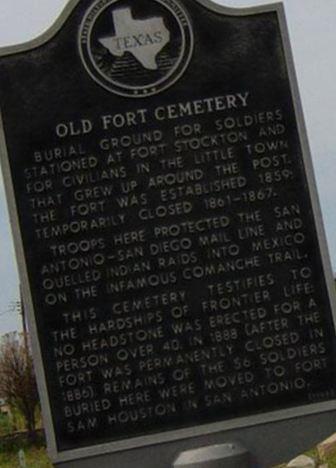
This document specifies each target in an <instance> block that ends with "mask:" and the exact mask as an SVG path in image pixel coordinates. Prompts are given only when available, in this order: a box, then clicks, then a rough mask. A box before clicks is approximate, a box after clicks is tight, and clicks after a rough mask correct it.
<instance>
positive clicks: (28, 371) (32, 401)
mask: <svg viewBox="0 0 336 468" xmlns="http://www.w3.org/2000/svg"><path fill="white" fill-rule="evenodd" d="M26 343H27V341H26V337H25V336H24V334H22V333H20V334H18V333H9V334H7V335H4V336H3V337H2V338H1V340H0V395H1V397H3V398H5V399H6V400H7V402H8V404H9V405H10V406H12V407H14V408H17V409H18V410H19V411H20V412H21V413H22V415H23V417H24V419H25V422H26V428H27V430H28V434H29V437H30V438H34V437H35V428H36V409H37V407H38V405H39V396H38V391H37V385H36V379H35V372H34V365H33V358H32V355H31V352H30V349H29V348H28V346H27V345H26Z"/></svg>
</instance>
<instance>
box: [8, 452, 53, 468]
mask: <svg viewBox="0 0 336 468" xmlns="http://www.w3.org/2000/svg"><path fill="white" fill-rule="evenodd" d="M25 455H26V463H27V468H52V464H51V463H50V461H49V458H48V455H47V453H46V450H45V449H44V448H36V447H32V448H30V449H27V450H26V451H25ZM0 467H1V468H20V464H19V457H18V453H16V452H5V453H0Z"/></svg>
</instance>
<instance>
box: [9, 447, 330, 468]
mask: <svg viewBox="0 0 336 468" xmlns="http://www.w3.org/2000/svg"><path fill="white" fill-rule="evenodd" d="M25 455H26V463H27V468H52V464H51V463H50V461H49V458H48V455H47V452H46V449H45V448H44V447H31V448H26V449H25ZM306 455H307V456H308V457H311V458H313V459H315V460H316V461H319V463H320V464H322V463H328V468H336V455H334V456H333V457H332V458H328V459H327V460H323V461H322V460H319V459H318V453H317V450H315V449H313V450H310V451H309V452H307V453H306ZM285 467H286V464H284V465H278V466H277V467H274V468H285ZM0 468H20V464H19V457H18V453H17V452H16V451H8V452H0Z"/></svg>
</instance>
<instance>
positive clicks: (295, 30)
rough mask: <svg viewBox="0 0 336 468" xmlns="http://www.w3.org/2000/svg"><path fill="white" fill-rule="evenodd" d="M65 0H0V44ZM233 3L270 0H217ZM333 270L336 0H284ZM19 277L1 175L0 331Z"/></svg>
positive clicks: (13, 322)
mask: <svg viewBox="0 0 336 468" xmlns="http://www.w3.org/2000/svg"><path fill="white" fill-rule="evenodd" d="M66 3H67V1H66V0H0V47H3V46H7V45H13V44H18V43H22V42H25V41H27V40H30V39H32V38H34V37H36V36H37V35H39V34H40V33H42V32H44V31H45V30H46V29H48V27H50V25H51V24H52V23H53V22H54V21H55V19H56V18H57V16H58V15H59V14H60V13H61V11H62V9H63V8H64V6H65V5H66ZM217 3H221V4H223V5H227V6H230V7H245V6H252V5H261V4H267V3H274V2H272V1H270V0H265V1H264V0H259V1H258V0H221V1H220V0H218V1H217ZM284 4H285V8H286V16H287V22H288V26H289V32H290V40H291V45H292V49H293V53H294V59H295V66H296V72H297V76H298V82H299V88H300V93H301V100H302V104H303V109H304V114H305V120H306V125H307V129H308V137H309V142H310V146H311V152H312V158H313V164H314V168H315V175H316V180H317V187H318V191H319V196H320V203H321V207H322V213H323V219H324V224H325V228H326V234H327V240H328V246H329V251H330V254H331V261H332V266H333V270H334V271H335V272H336V53H335V44H336V28H335V21H336V0H284ZM18 284H19V281H18V276H17V270H16V264H15V260H14V250H13V244H12V237H11V232H10V227H9V221H8V214H7V209H6V202H5V195H4V190H3V181H2V178H1V176H0V335H2V334H4V333H7V332H9V331H13V330H16V329H18V328H19V329H20V316H19V314H18V312H17V311H16V310H13V309H14V308H13V303H15V302H16V301H17V300H18V299H19V288H18Z"/></svg>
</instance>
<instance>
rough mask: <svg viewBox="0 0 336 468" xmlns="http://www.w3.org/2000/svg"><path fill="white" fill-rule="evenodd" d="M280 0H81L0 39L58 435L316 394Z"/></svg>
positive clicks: (320, 302)
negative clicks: (40, 36) (38, 27)
mask: <svg viewBox="0 0 336 468" xmlns="http://www.w3.org/2000/svg"><path fill="white" fill-rule="evenodd" d="M279 8H280V7H273V9H272V8H270V7H268V8H267V7H266V8H265V7H264V8H263V9H260V10H251V11H250V12H249V11H245V12H241V13H240V14H238V13H237V12H234V11H226V10H224V12H223V11H220V7H216V8H215V7H213V6H210V5H204V4H203V3H202V2H197V1H194V0H190V1H175V0H133V1H130V0H100V1H96V2H94V1H92V0H81V1H79V2H78V1H77V2H73V4H72V5H71V7H69V8H68V12H67V15H66V21H64V24H62V27H60V26H59V27H58V28H57V31H56V29H54V30H53V34H50V35H49V36H50V37H49V36H48V38H47V40H42V41H39V42H36V43H34V44H31V45H30V46H29V47H27V48H21V49H20V48H19V49H15V48H14V49H13V50H9V51H4V52H3V54H2V58H1V60H0V105H1V111H2V116H3V129H4V138H5V140H6V147H4V151H6V153H7V154H8V157H7V156H6V155H5V154H3V155H2V156H3V157H2V159H3V161H4V167H5V171H6V179H7V185H8V196H9V203H10V204H11V205H12V207H13V206H14V204H16V208H17V211H15V209H14V208H13V209H12V216H13V220H14V221H13V222H14V226H15V228H14V229H15V231H16V235H18V234H17V229H18V226H19V227H20V230H21V235H22V241H21V240H20V239H18V241H17V248H18V252H19V255H21V254H20V252H21V251H22V253H24V255H21V257H22V259H21V260H22V262H21V273H22V278H23V281H24V282H25V283H26V286H25V287H26V295H27V297H28V296H29V297H30V302H31V306H32V307H31V308H32V309H33V311H34V312H33V313H32V314H31V327H32V329H33V333H34V336H35V353H37V356H39V351H40V352H41V356H42V358H41V361H40V359H39V358H38V357H37V362H38V363H39V364H38V365H37V367H38V374H39V379H40V385H41V389H42V391H43V389H44V388H45V389H47V393H48V401H49V403H48V401H47V402H44V407H45V410H46V414H47V415H48V414H49V415H50V424H51V422H52V427H53V429H50V428H49V429H48V430H51V431H52V432H51V434H52V436H51V437H54V438H55V444H56V449H57V451H58V452H64V451H72V450H74V449H78V448H83V447H90V446H96V445H100V444H103V443H109V442H113V443H118V442H120V441H125V440H128V439H130V446H132V444H138V445H139V444H140V445H141V444H145V443H150V442H151V439H150V438H147V439H146V441H144V442H141V440H144V439H141V437H142V436H152V437H153V439H152V440H169V438H170V437H172V434H175V437H176V434H177V436H179V434H180V436H188V435H191V434H192V433H193V431H195V430H197V431H198V433H202V430H203V428H204V430H206V431H211V430H214V431H215V430H219V429H220V428H221V427H230V424H235V421H242V422H241V423H239V424H253V423H254V422H257V421H259V420H260V421H263V420H264V419H263V415H267V417H268V418H271V419H272V416H270V415H269V413H272V412H274V411H280V413H278V416H276V415H275V416H274V417H273V419H276V418H277V417H285V415H286V414H288V415H290V414H292V415H293V414H296V413H295V411H299V412H298V414H299V413H300V411H301V412H302V413H305V414H309V412H310V411H312V412H314V411H315V412H316V411H318V405H320V404H324V403H325V402H327V401H332V400H334V398H335V389H336V367H335V352H334V347H335V332H334V324H333V318H332V306H331V300H330V296H329V293H328V287H329V289H330V278H328V281H329V286H328V281H327V280H326V272H327V276H328V275H329V270H328V268H329V267H328V261H327V259H326V253H325V246H324V241H323V235H322V234H321V232H322V231H321V226H320V221H319V219H318V216H319V215H318V213H319V211H318V206H317V202H316V195H315V192H314V186H313V181H312V178H313V177H312V174H311V169H310V165H309V164H310V160H309V155H308V154H307V148H306V142H305V138H304V131H303V129H302V121H301V115H300V110H299V105H298V103H297V102H296V97H295V96H296V94H295V93H296V91H295V89H294V88H293V83H294V81H293V76H292V69H291V68H290V63H291V62H290V60H289V55H288V54H289V52H288V44H287V43H286V42H284V41H285V39H284V38H285V36H284V32H283V31H284V30H283V17H282V11H281V10H280V9H279ZM9 179H11V181H10V180H9ZM11 184H12V185H11ZM16 213H17V215H16ZM16 216H17V217H18V219H17V220H16ZM21 242H22V244H21ZM28 284H29V286H28ZM35 327H36V328H35ZM43 372H44V374H45V381H44V374H43ZM44 386H45V387H44ZM303 407H304V408H303ZM298 408H299V410H298ZM300 408H301V410H300ZM291 411H292V412H291ZM293 411H294V412H293ZM242 418H247V419H244V421H245V422H244V421H243V420H242ZM227 421H230V422H229V423H226V422H227ZM216 423H220V424H223V426H221V425H220V424H217V425H216ZM224 424H227V425H226V426H224ZM205 428H206V429H205ZM183 430H184V432H183ZM178 431H181V432H178ZM188 431H189V432H188ZM158 435H160V436H158ZM155 437H156V439H155ZM160 437H161V439H160ZM173 437H174V436H173ZM134 441H135V442H134ZM139 441H140V442H139ZM111 447H112V448H113V447H114V449H116V448H117V449H118V447H120V446H118V445H111Z"/></svg>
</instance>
